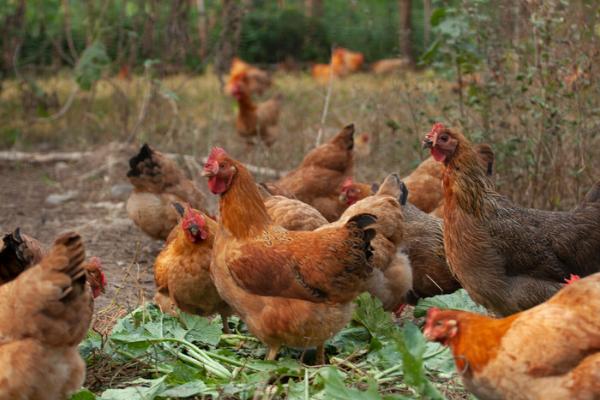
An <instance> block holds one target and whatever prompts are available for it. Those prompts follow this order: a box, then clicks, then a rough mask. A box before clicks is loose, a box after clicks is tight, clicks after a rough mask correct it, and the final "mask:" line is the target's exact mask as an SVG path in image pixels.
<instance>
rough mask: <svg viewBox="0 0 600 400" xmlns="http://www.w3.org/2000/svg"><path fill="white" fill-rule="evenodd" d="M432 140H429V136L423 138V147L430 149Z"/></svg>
mask: <svg viewBox="0 0 600 400" xmlns="http://www.w3.org/2000/svg"><path fill="white" fill-rule="evenodd" d="M433 144H434V143H433V140H431V139H430V138H428V137H426V138H425V139H423V149H431V148H433Z"/></svg>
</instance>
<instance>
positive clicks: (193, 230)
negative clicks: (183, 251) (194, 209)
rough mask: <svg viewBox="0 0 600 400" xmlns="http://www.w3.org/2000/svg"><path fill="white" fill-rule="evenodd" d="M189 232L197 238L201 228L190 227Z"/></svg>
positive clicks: (196, 226)
mask: <svg viewBox="0 0 600 400" xmlns="http://www.w3.org/2000/svg"><path fill="white" fill-rule="evenodd" d="M188 230H189V231H190V233H191V234H192V236H196V235H197V234H198V232H200V228H199V227H198V225H195V224H194V225H190V227H189V228H188Z"/></svg>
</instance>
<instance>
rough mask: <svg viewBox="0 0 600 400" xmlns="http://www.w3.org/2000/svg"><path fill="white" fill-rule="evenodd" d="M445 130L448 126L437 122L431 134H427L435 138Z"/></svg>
mask: <svg viewBox="0 0 600 400" xmlns="http://www.w3.org/2000/svg"><path fill="white" fill-rule="evenodd" d="M445 130H446V126H445V125H444V124H442V123H441V122H436V123H435V124H433V127H432V128H431V132H429V133H428V134H427V136H429V137H433V136H435V135H437V134H439V133H440V132H443V131H445Z"/></svg>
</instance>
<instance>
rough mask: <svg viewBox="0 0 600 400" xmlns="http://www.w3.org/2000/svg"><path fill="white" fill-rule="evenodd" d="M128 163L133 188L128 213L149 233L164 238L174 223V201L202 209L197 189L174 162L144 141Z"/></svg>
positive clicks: (128, 174) (176, 218)
mask: <svg viewBox="0 0 600 400" xmlns="http://www.w3.org/2000/svg"><path fill="white" fill-rule="evenodd" d="M129 166H130V170H129V172H127V177H128V178H129V181H130V182H131V184H132V185H133V188H134V189H133V192H132V193H131V195H130V196H129V199H128V200H127V214H128V215H129V218H131V220H132V221H133V222H134V223H135V224H136V225H137V226H138V227H139V228H140V229H141V230H142V231H144V233H146V234H147V235H148V236H150V237H152V238H154V239H162V240H164V239H166V238H167V236H168V235H169V232H171V230H172V229H173V227H174V226H175V225H177V220H178V214H177V212H176V211H175V210H174V209H173V206H172V205H171V204H172V203H174V202H180V203H188V204H189V205H190V206H192V207H193V208H196V209H199V210H203V205H204V195H203V194H202V192H201V191H200V189H198V187H197V186H196V185H195V184H194V182H192V181H191V180H189V179H188V178H187V177H186V176H185V174H184V172H183V171H182V170H181V169H180V168H179V167H178V166H177V164H176V163H175V162H174V161H172V160H170V159H168V158H167V157H166V156H165V155H163V154H161V153H160V152H158V151H156V150H154V149H152V148H151V147H150V146H148V145H147V144H144V145H143V146H142V147H141V149H140V152H139V153H138V154H137V155H136V156H134V157H132V158H131V159H130V160H129Z"/></svg>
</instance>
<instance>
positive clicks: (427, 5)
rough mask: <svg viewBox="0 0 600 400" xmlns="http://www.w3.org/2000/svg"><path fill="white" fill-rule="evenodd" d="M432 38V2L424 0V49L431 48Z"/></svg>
mask: <svg viewBox="0 0 600 400" xmlns="http://www.w3.org/2000/svg"><path fill="white" fill-rule="evenodd" d="M430 37H431V0H423V45H424V46H423V47H425V48H427V47H428V46H429V40H430Z"/></svg>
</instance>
